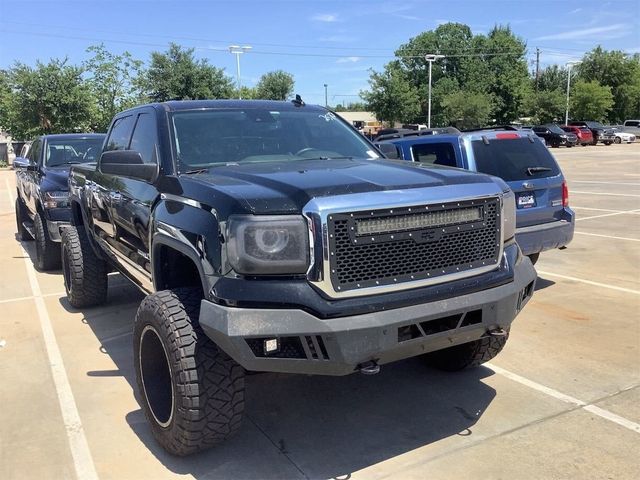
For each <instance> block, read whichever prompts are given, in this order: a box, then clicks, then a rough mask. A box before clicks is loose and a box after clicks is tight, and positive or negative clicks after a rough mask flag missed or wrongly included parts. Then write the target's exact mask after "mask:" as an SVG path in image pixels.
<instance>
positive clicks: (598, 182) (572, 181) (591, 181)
mask: <svg viewBox="0 0 640 480" xmlns="http://www.w3.org/2000/svg"><path fill="white" fill-rule="evenodd" d="M569 183H597V184H600V185H631V186H634V185H635V186H639V185H640V183H635V182H625V183H623V182H601V181H598V180H571V181H569Z"/></svg>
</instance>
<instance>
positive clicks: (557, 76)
mask: <svg viewBox="0 0 640 480" xmlns="http://www.w3.org/2000/svg"><path fill="white" fill-rule="evenodd" d="M571 76H572V77H573V74H572V75H571ZM534 80H535V79H534ZM538 90H548V91H553V90H563V91H565V92H566V91H567V70H566V69H565V68H562V67H559V66H558V65H549V66H548V67H546V68H543V69H541V70H540V76H539V78H538Z"/></svg>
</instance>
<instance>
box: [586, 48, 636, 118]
mask: <svg viewBox="0 0 640 480" xmlns="http://www.w3.org/2000/svg"><path fill="white" fill-rule="evenodd" d="M577 68H578V73H579V76H580V78H581V79H583V80H585V81H587V82H590V81H596V82H598V83H599V84H600V85H605V86H608V87H611V93H612V94H613V101H614V103H613V106H612V108H611V113H610V115H609V118H610V119H611V120H612V121H614V122H622V121H623V120H625V119H628V118H638V117H639V116H640V55H638V54H635V55H633V56H630V55H627V54H625V53H624V52H621V51H618V50H612V51H606V50H603V49H602V47H600V46H598V47H596V48H594V49H593V50H592V51H590V52H589V53H587V54H586V55H585V56H584V58H583V59H582V63H581V64H580V65H578V67H577Z"/></svg>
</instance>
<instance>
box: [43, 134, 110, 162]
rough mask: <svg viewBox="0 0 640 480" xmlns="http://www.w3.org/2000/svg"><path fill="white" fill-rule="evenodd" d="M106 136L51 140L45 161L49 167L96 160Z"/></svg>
mask: <svg viewBox="0 0 640 480" xmlns="http://www.w3.org/2000/svg"><path fill="white" fill-rule="evenodd" d="M103 140H104V137H102V136H101V137H88V138H67V139H59V140H49V141H48V142H47V151H46V155H45V163H46V164H47V166H49V167H55V166H57V165H68V164H72V163H89V162H95V161H96V159H97V158H98V154H99V153H100V151H101V150H102V141H103Z"/></svg>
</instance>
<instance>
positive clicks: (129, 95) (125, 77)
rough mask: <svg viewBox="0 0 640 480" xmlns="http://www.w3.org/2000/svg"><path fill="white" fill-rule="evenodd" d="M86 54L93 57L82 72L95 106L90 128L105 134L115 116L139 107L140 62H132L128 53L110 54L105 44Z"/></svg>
mask: <svg viewBox="0 0 640 480" xmlns="http://www.w3.org/2000/svg"><path fill="white" fill-rule="evenodd" d="M87 52H89V53H91V54H92V57H91V58H90V59H89V60H87V61H86V62H84V68H85V70H86V72H87V76H88V78H87V80H88V82H89V85H90V87H91V92H92V94H93V98H94V101H95V103H96V112H95V115H94V117H93V119H92V127H93V129H94V130H95V131H101V132H104V131H106V130H107V128H108V127H109V123H110V122H111V119H112V118H113V116H114V115H115V114H116V113H118V112H120V111H122V110H126V109H127V108H131V107H133V106H135V105H136V104H138V103H141V101H142V98H141V97H142V95H141V92H140V89H139V86H138V85H137V83H138V77H139V75H140V73H141V71H142V61H140V60H136V59H134V58H133V56H132V55H131V54H130V53H129V52H124V53H122V54H120V55H117V54H114V53H111V52H109V51H108V50H107V49H106V48H105V46H104V44H100V45H93V46H90V47H89V48H88V49H87Z"/></svg>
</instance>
